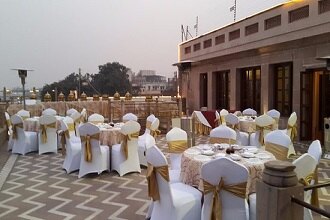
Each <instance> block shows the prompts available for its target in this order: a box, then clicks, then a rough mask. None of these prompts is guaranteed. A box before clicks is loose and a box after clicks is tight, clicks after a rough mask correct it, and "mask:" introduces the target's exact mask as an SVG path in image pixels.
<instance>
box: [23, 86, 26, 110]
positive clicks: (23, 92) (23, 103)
mask: <svg viewBox="0 0 330 220" xmlns="http://www.w3.org/2000/svg"><path fill="white" fill-rule="evenodd" d="M22 86H23V109H24V110H26V107H25V84H24V83H22Z"/></svg>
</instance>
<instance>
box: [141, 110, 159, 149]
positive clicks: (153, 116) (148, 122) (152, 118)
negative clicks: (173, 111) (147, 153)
mask: <svg viewBox="0 0 330 220" xmlns="http://www.w3.org/2000/svg"><path fill="white" fill-rule="evenodd" d="M155 119H156V117H155V115H153V114H151V115H149V116H148V117H147V120H146V129H145V131H144V133H143V135H140V136H139V140H138V144H139V146H144V144H145V136H146V134H150V126H151V124H152V122H153V121H154V120H155ZM157 129H158V128H157Z"/></svg>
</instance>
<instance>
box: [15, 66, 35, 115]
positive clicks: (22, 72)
mask: <svg viewBox="0 0 330 220" xmlns="http://www.w3.org/2000/svg"><path fill="white" fill-rule="evenodd" d="M12 70H17V71H18V76H19V78H21V83H22V87H23V109H24V110H26V107H25V78H26V77H27V71H33V70H24V69H12Z"/></svg>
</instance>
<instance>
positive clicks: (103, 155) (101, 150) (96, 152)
mask: <svg viewBox="0 0 330 220" xmlns="http://www.w3.org/2000/svg"><path fill="white" fill-rule="evenodd" d="M79 133H80V137H86V136H87V135H88V136H93V135H96V134H99V133H100V129H99V128H98V127H97V126H96V125H94V124H92V123H85V124H83V125H81V126H80V127H79ZM85 143H86V141H83V140H82V141H81V159H80V168H79V174H78V178H81V177H83V176H85V175H86V174H88V173H98V174H100V173H102V172H103V171H106V170H107V171H109V170H110V167H109V166H110V163H109V161H110V159H109V147H108V146H105V145H101V146H100V140H95V139H91V140H90V144H91V152H92V160H91V161H86V159H85V158H86V153H87V152H86V148H85Z"/></svg>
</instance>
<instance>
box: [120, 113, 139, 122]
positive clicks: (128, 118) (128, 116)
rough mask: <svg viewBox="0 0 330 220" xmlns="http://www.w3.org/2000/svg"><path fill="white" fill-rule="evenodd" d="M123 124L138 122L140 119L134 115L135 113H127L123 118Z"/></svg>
mask: <svg viewBox="0 0 330 220" xmlns="http://www.w3.org/2000/svg"><path fill="white" fill-rule="evenodd" d="M122 120H123V122H124V123H125V122H128V121H138V117H137V116H136V115H134V114H133V113H126V114H125V115H123V117H122Z"/></svg>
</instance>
